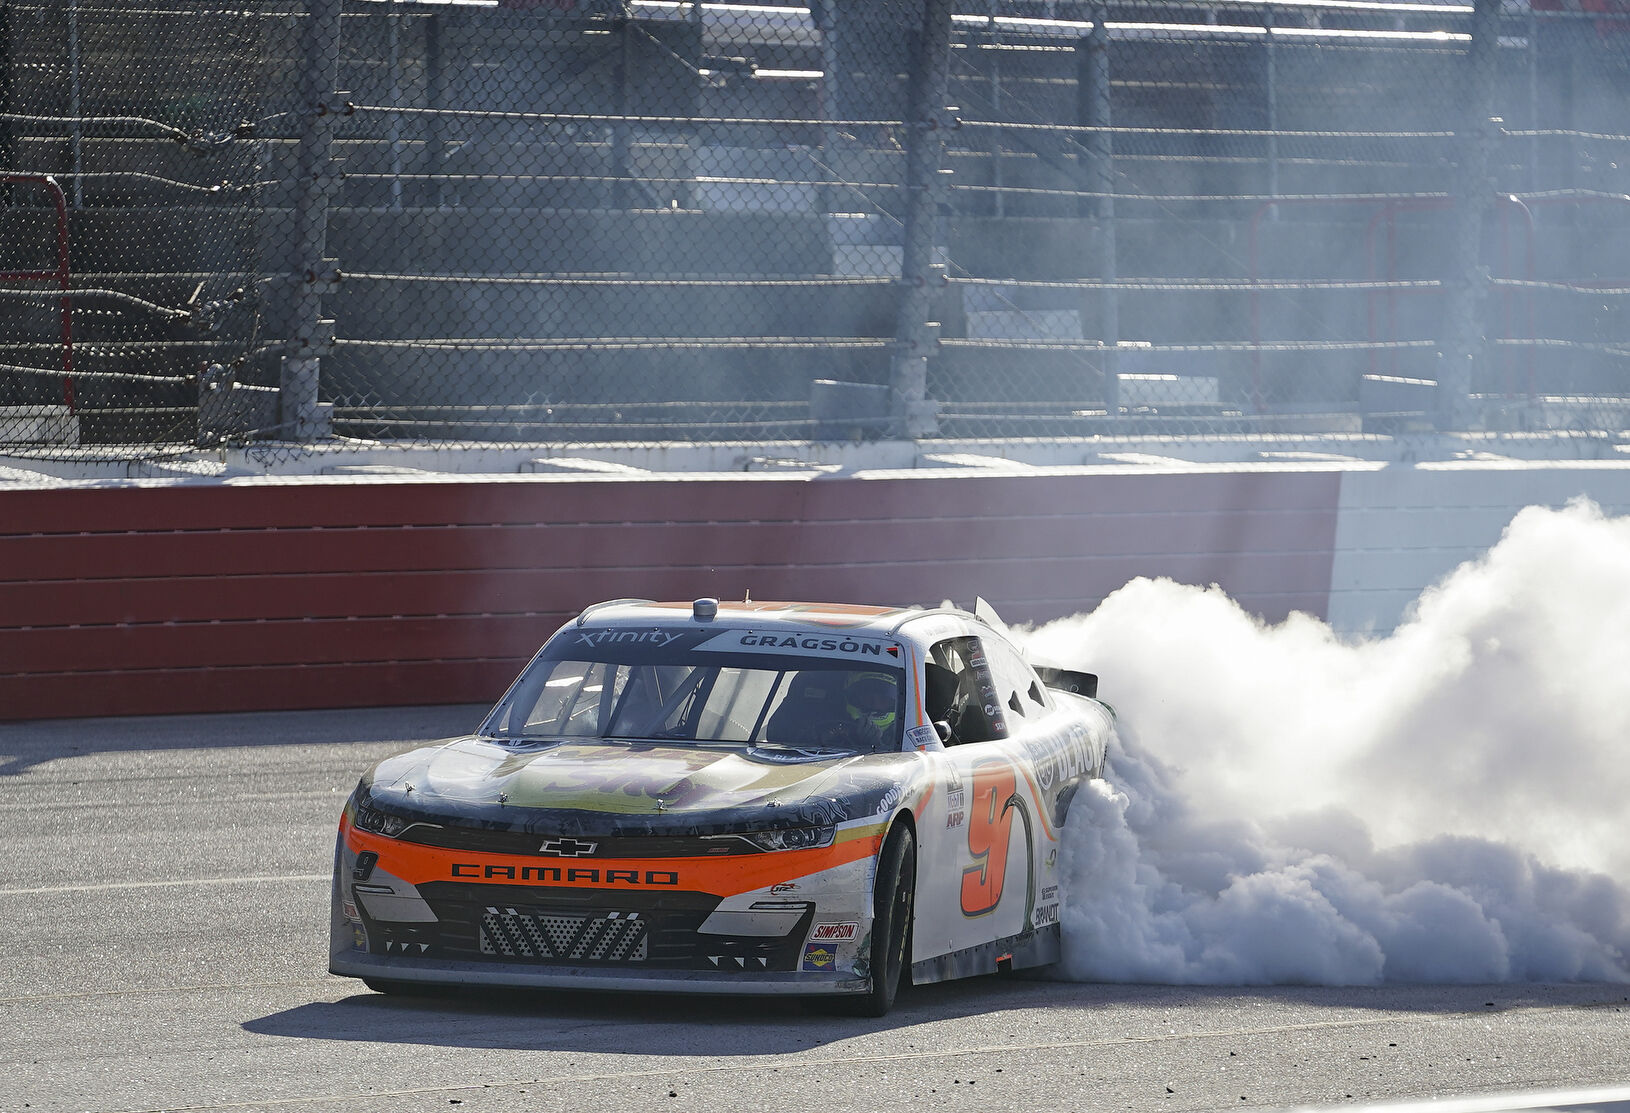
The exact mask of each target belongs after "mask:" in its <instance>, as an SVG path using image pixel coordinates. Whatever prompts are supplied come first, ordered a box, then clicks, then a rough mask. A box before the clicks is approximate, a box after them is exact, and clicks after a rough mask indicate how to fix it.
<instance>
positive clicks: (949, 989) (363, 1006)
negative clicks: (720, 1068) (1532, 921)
mask: <svg viewBox="0 0 1630 1113" xmlns="http://www.w3.org/2000/svg"><path fill="white" fill-rule="evenodd" d="M1218 1001H1221V1002H1224V1003H1227V1002H1237V1003H1240V1004H1246V1005H1250V1004H1252V1003H1253V1002H1254V1003H1256V1004H1260V1005H1266V1006H1273V1007H1272V1008H1270V1009H1269V1010H1268V1015H1273V1016H1279V1017H1284V1016H1286V1015H1287V1014H1288V1015H1295V1014H1297V1013H1299V1012H1301V1011H1302V1009H1303V1008H1304V1007H1305V1008H1306V1009H1310V1010H1312V1011H1313V1012H1315V1013H1316V1014H1318V1015H1319V1017H1320V1018H1321V1019H1320V1020H1319V1022H1318V1026H1320V1027H1328V1026H1331V1025H1332V1024H1335V1025H1337V1026H1340V1025H1343V1024H1346V1023H1351V1024H1352V1025H1353V1026H1355V1027H1364V1026H1368V1025H1370V1024H1374V1023H1385V1022H1387V1021H1388V1020H1391V1019H1395V1018H1396V1015H1397V1014H1398V1013H1399V1012H1409V1013H1421V1014H1433V1013H1435V1014H1444V1015H1459V1016H1467V1015H1478V1014H1482V1015H1488V1014H1493V1013H1496V1012H1503V1011H1507V1010H1513V1009H1524V1008H1586V1009H1589V1008H1604V1007H1622V1004H1623V1002H1624V989H1623V987H1621V986H1592V985H1581V984H1569V985H1500V986H1429V985H1392V986H1361V987H1351V986H1348V987H1331V986H1278V987H1259V988H1241V987H1237V986H1235V987H1230V986H1162V985H1109V984H1100V983H1080V982H1064V981H1052V980H1047V979H1045V978H1040V977H1024V976H1012V975H999V974H998V975H990V976H986V977H979V978H969V979H965V980H962V981H956V982H942V983H939V984H936V985H929V986H915V987H912V988H910V989H908V990H907V991H906V992H905V993H904V994H903V995H902V997H901V1000H900V1002H899V1003H898V1004H897V1005H896V1006H895V1008H894V1011H893V1012H891V1013H890V1014H889V1015H888V1016H886V1017H883V1018H882V1019H876V1020H873V1019H857V1018H853V1017H844V1016H834V1015H831V1014H829V1013H826V1012H823V1011H821V1008H820V1006H819V1004H809V1005H806V1004H804V1003H802V1002H800V1001H799V1000H797V999H792V998H758V997H748V998H739V997H736V998H732V997H705V996H696V997H671V996H666V995H659V994H631V993H617V994H613V993H593V992H580V993H562V992H558V991H545V990H529V991H523V990H506V991H493V990H479V991H477V990H468V991H449V992H448V993H446V994H445V995H442V996H426V997H404V996H387V995H384V994H377V993H373V992H369V991H359V992H357V993H355V994H354V995H352V996H349V997H345V998H343V999H341V1000H339V1001H333V1002H314V1003H312V1004H309V1005H301V1006H298V1007H296V1008H293V1009H287V1010H285V1011H283V1012H278V1013H272V1014H269V1015H267V1016H264V1017H261V1018H258V1019H256V1020H251V1021H249V1022H247V1023H245V1024H244V1025H243V1027H244V1029H245V1030H246V1031H250V1032H254V1033H256V1034H258V1035H268V1036H282V1037H288V1038H293V1039H325V1040H340V1041H356V1042H365V1043H367V1042H372V1043H400V1044H421V1045H424V1046H427V1047H468V1048H489V1049H507V1050H534V1051H570V1052H583V1053H591V1052H592V1053H600V1054H628V1055H636V1056H646V1055H678V1056H696V1055H701V1056H719V1055H782V1054H787V1053H790V1052H797V1051H805V1050H809V1049H810V1048H814V1047H820V1046H822V1045H825V1044H828V1043H834V1042H839V1041H843V1040H849V1039H853V1038H854V1037H856V1036H863V1035H865V1034H867V1033H869V1032H882V1031H889V1030H896V1029H906V1028H910V1027H913V1026H916V1025H928V1024H939V1023H941V1022H945V1021H951V1022H953V1030H954V1022H955V1021H957V1020H959V1019H963V1018H968V1017H974V1016H989V1015H991V1014H997V1013H1012V1014H1014V1016H1015V1020H1014V1024H1015V1025H1016V1027H1015V1028H1014V1030H1013V1033H1012V1034H1013V1035H1014V1036H1015V1037H1019V1038H1020V1039H1021V1042H1028V1041H1029V1040H1030V1039H1031V1038H1035V1039H1036V1040H1037V1042H1038V1043H1041V1044H1045V1043H1048V1042H1050V1041H1049V1039H1048V1038H1047V1037H1046V1035H1045V1034H1044V1033H1043V1032H1041V1031H1037V1030H1036V1029H1034V1028H1033V1027H1031V1025H1033V1024H1034V1021H1033V1020H1031V1019H1029V1018H1027V1017H1024V1016H1023V1015H1021V1014H1023V1013H1026V1012H1030V1011H1032V1010H1041V1012H1043V1013H1045V1014H1046V1015H1048V1016H1049V1017H1050V1018H1051V1020H1050V1021H1049V1028H1050V1029H1053V1026H1054V1025H1055V1024H1056V1021H1057V1019H1058V1017H1059V1015H1060V1012H1061V1011H1063V1012H1065V1013H1067V1012H1069V1011H1070V1010H1078V1011H1081V1012H1096V1011H1098V1010H1102V1009H1110V1008H1122V1007H1126V1006H1130V1007H1132V1008H1133V1009H1134V1010H1148V1011H1149V1012H1150V1013H1152V1014H1153V1015H1156V1016H1158V1017H1160V1018H1161V1020H1160V1023H1159V1024H1158V1025H1157V1026H1156V1029H1155V1030H1151V1031H1150V1032H1138V1031H1132V1030H1128V1031H1125V1032H1123V1033H1121V1035H1120V1037H1118V1038H1119V1039H1126V1040H1137V1039H1140V1038H1141V1039H1151V1038H1154V1039H1159V1038H1164V1034H1165V1033H1166V1032H1167V1030H1168V1025H1169V1023H1170V1018H1171V1016H1172V1015H1173V1010H1182V1009H1183V1008H1184V1007H1185V1006H1193V1005H1196V1004H1200V1003H1213V1002H1218ZM1331 1009H1337V1010H1351V1011H1350V1013H1349V1015H1348V1016H1347V1017H1346V1018H1345V1019H1339V1018H1338V1019H1333V1018H1332V1017H1331V1015H1330V1010H1331ZM1271 1027H1274V1028H1275V1029H1278V1028H1288V1029H1294V1028H1296V1027H1298V1023H1297V1022H1296V1021H1291V1022H1290V1023H1289V1024H1284V1025H1273V1026H1271ZM944 1032H945V1029H944V1028H941V1029H939V1030H938V1031H937V1033H936V1035H935V1037H934V1038H935V1039H937V1040H943V1039H944V1038H945V1037H944ZM1021 1033H1034V1037H1032V1036H1029V1035H1025V1036H1021V1035H1020V1034H1021ZM1052 1034H1053V1036H1055V1037H1057V1038H1059V1039H1062V1040H1064V1041H1066V1042H1068V1040H1069V1038H1070V1037H1069V1033H1068V1031H1066V1030H1057V1029H1053V1031H1052Z"/></svg>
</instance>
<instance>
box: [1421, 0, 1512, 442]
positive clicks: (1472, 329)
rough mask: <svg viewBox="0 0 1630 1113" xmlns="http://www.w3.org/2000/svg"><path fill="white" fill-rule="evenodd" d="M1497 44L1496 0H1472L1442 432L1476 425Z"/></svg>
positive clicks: (1484, 342) (1483, 349)
mask: <svg viewBox="0 0 1630 1113" xmlns="http://www.w3.org/2000/svg"><path fill="white" fill-rule="evenodd" d="M1499 50H1500V0H1476V7H1475V8H1474V9H1473V13H1472V39H1471V45H1470V46H1469V48H1468V49H1467V52H1466V84H1465V91H1466V116H1465V121H1464V123H1463V125H1462V126H1461V128H1460V133H1459V136H1458V137H1457V143H1458V145H1459V147H1460V167H1459V170H1460V173H1459V179H1458V181H1457V183H1456V188H1455V202H1456V203H1455V224H1454V242H1453V245H1452V248H1451V251H1452V256H1451V260H1452V261H1451V266H1452V268H1453V270H1452V272H1451V273H1450V275H1449V290H1448V294H1449V298H1448V302H1449V304H1448V313H1447V314H1446V317H1447V325H1448V330H1449V335H1448V341H1447V343H1446V345H1445V350H1444V352H1443V356H1442V358H1443V364H1444V366H1443V369H1442V371H1441V373H1440V374H1439V376H1438V396H1437V407H1436V413H1435V415H1434V417H1435V420H1436V424H1437V427H1438V429H1440V430H1443V431H1451V430H1465V429H1469V428H1471V427H1472V426H1473V425H1474V424H1475V422H1476V420H1477V417H1476V413H1475V407H1474V406H1473V404H1472V399H1471V396H1472V393H1473V386H1474V375H1475V373H1476V372H1477V371H1479V370H1480V369H1481V368H1482V367H1483V366H1484V364H1485V363H1486V362H1487V354H1488V319H1487V318H1488V291H1489V273H1488V268H1487V267H1485V266H1484V265H1483V262H1482V247H1483V225H1484V222H1485V219H1486V216H1487V213H1488V209H1489V206H1490V204H1491V203H1492V198H1493V196H1494V183H1493V181H1492V180H1491V178H1490V174H1489V155H1490V150H1491V148H1492V147H1493V145H1494V140H1495V137H1496V136H1497V135H1498V133H1499V129H1500V124H1501V122H1500V121H1499V120H1495V119H1491V118H1490V112H1491V111H1492V110H1493V104H1494V81H1495V77H1496V74H1497V67H1498V62H1499Z"/></svg>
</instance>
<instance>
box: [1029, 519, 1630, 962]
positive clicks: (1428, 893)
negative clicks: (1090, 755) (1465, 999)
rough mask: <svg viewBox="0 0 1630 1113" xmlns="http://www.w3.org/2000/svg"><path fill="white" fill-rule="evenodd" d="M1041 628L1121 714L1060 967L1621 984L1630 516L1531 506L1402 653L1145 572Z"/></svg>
mask: <svg viewBox="0 0 1630 1113" xmlns="http://www.w3.org/2000/svg"><path fill="white" fill-rule="evenodd" d="M1027 640H1028V642H1029V644H1030V646H1031V648H1032V649H1034V650H1036V651H1038V652H1039V653H1041V654H1043V655H1045V656H1048V657H1051V658H1054V659H1058V660H1062V661H1065V662H1068V663H1071V664H1074V665H1076V666H1078V667H1083V668H1089V669H1092V670H1093V671H1096V672H1099V673H1100V674H1101V676H1102V692H1103V694H1104V695H1105V697H1106V698H1107V699H1109V700H1110V702H1112V703H1113V704H1114V705H1115V706H1116V708H1117V710H1118V711H1119V713H1120V718H1121V737H1120V738H1118V739H1117V740H1116V743H1115V745H1114V746H1113V747H1112V750H1111V759H1110V769H1109V777H1108V779H1107V781H1105V782H1098V783H1096V784H1094V785H1092V786H1090V787H1089V788H1087V789H1084V790H1083V791H1082V792H1081V793H1080V794H1079V795H1078V797H1077V802H1076V803H1075V805H1074V806H1073V808H1072V811H1071V814H1070V819H1069V822H1068V824H1067V827H1066V837H1065V866H1066V892H1067V901H1066V908H1065V912H1064V916H1063V924H1064V931H1065V945H1066V962H1065V971H1066V973H1067V974H1068V975H1069V976H1072V977H1076V978H1083V979H1093V980H1114V981H1152V982H1178V983H1211V984H1270V983H1314V984H1366V983H1373V982H1380V981H1429V982H1489V981H1504V980H1524V981H1529V980H1576V979H1577V980H1604V981H1630V891H1627V889H1626V888H1625V886H1624V885H1623V884H1621V883H1620V881H1619V880H1617V879H1623V878H1626V877H1627V876H1630V838H1627V835H1630V824H1627V823H1626V821H1625V818H1624V806H1625V801H1626V800H1630V760H1627V750H1630V519H1626V518H1620V519H1608V518H1604V517H1603V516H1602V514H1601V513H1600V512H1599V511H1598V510H1597V509H1596V508H1595V507H1594V506H1592V505H1590V504H1588V503H1583V502H1581V503H1577V504H1574V505H1571V506H1569V507H1568V508H1567V509H1565V510H1561V511H1552V510H1546V509H1542V508H1537V507H1531V508H1529V509H1527V510H1524V511H1523V512H1522V513H1521V514H1519V515H1518V516H1517V517H1516V518H1515V519H1514V520H1513V521H1512V523H1511V524H1510V526H1509V527H1507V530H1506V533H1505V535H1504V537H1503V538H1502V540H1501V541H1500V543H1499V544H1498V545H1496V546H1495V547H1494V548H1493V549H1491V550H1490V551H1489V552H1488V553H1487V554H1486V555H1485V556H1484V557H1483V558H1482V559H1480V560H1478V561H1475V562H1472V563H1469V564H1467V565H1464V566H1462V567H1461V568H1460V569H1458V570H1456V571H1455V572H1454V573H1453V574H1452V575H1450V576H1449V577H1447V578H1446V579H1445V580H1444V581H1443V582H1442V583H1440V584H1439V585H1437V586H1436V587H1434V588H1432V589H1430V590H1429V591H1427V592H1426V593H1425V594H1424V595H1423V596H1422V597H1421V599H1420V600H1419V602H1418V603H1417V605H1416V608H1415V610H1414V613H1413V614H1412V615H1411V616H1410V617H1409V619H1408V620H1407V621H1406V623H1405V624H1404V625H1403V626H1401V627H1400V628H1399V629H1398V630H1397V631H1396V632H1395V633H1393V634H1392V635H1390V636H1388V637H1385V638H1377V639H1369V640H1359V641H1344V640H1343V639H1341V638H1338V637H1337V636H1336V635H1334V634H1333V633H1332V632H1331V631H1330V629H1329V628H1328V627H1327V626H1325V625H1324V624H1323V623H1322V622H1320V621H1318V620H1316V619H1313V618H1310V617H1307V616H1295V617H1293V618H1291V619H1290V620H1288V621H1286V622H1284V623H1281V624H1279V625H1277V626H1265V625H1263V624H1261V623H1260V622H1258V621H1256V620H1255V619H1253V618H1252V617H1250V616H1249V615H1247V614H1245V613H1244V612H1243V611H1241V610H1240V608H1239V607H1238V606H1237V605H1235V604H1234V603H1233V602H1232V601H1231V600H1230V599H1228V598H1227V596H1226V595H1224V594H1223V593H1222V592H1221V591H1220V590H1218V589H1216V588H1212V589H1208V590H1203V589H1199V588H1193V587H1187V586H1183V585H1179V584H1175V583H1172V582H1170V581H1152V580H1136V581H1133V582H1132V583H1129V584H1127V585H1126V586H1125V587H1124V588H1122V589H1121V590H1120V591H1118V592H1116V593H1115V594H1114V595H1112V596H1110V597H1109V598H1108V599H1106V600H1105V601H1104V603H1103V604H1102V605H1101V606H1100V607H1099V608H1098V609H1097V610H1096V611H1094V612H1093V613H1092V614H1090V615H1086V616H1082V617H1077V618H1072V619H1067V620H1064V621H1061V622H1055V623H1050V624H1048V625H1046V626H1043V627H1042V628H1040V629H1038V630H1036V631H1034V632H1032V633H1031V634H1030V635H1028V638H1027Z"/></svg>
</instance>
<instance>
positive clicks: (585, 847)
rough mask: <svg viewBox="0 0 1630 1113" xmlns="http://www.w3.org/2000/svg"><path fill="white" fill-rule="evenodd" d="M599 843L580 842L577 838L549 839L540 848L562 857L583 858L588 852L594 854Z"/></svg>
mask: <svg viewBox="0 0 1630 1113" xmlns="http://www.w3.org/2000/svg"><path fill="white" fill-rule="evenodd" d="M597 845H599V844H598V843H592V842H578V841H577V840H576V839H571V838H566V839H549V840H548V841H546V842H545V843H544V844H543V845H542V846H540V847H538V850H539V851H540V852H541V853H544V854H558V855H560V856H561V857H562V858H581V857H583V856H584V855H586V854H593V853H594V848H595V847H596V846H597Z"/></svg>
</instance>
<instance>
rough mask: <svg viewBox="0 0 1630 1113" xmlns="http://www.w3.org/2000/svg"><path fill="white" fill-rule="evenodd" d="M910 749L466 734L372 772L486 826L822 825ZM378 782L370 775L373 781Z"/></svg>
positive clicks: (385, 789)
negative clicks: (776, 748) (790, 751)
mask: <svg viewBox="0 0 1630 1113" xmlns="http://www.w3.org/2000/svg"><path fill="white" fill-rule="evenodd" d="M910 763H911V755H908V754H877V755H860V756H857V755H843V756H839V757H832V758H827V759H802V758H797V756H796V755H787V754H783V753H775V754H773V755H770V754H768V752H765V751H756V750H749V749H747V748H745V747H742V748H739V749H736V748H732V749H716V748H705V749H704V748H699V747H689V746H672V745H662V744H627V743H602V742H559V743H551V744H543V745H538V746H528V747H525V748H514V747H510V746H503V745H498V744H496V743H493V742H488V741H484V740H482V739H478V738H461V739H455V740H453V741H451V742H448V743H445V744H443V745H440V746H436V747H429V748H425V749H421V750H415V751H412V752H410V753H406V754H402V755H399V756H398V757H395V758H390V759H387V760H386V761H384V762H381V763H380V764H379V765H378V766H376V767H375V769H374V771H373V773H372V775H371V778H365V779H364V783H365V784H367V785H368V786H369V791H370V794H371V798H372V800H373V801H374V803H375V804H376V805H379V806H384V807H388V808H390V809H392V810H396V811H401V812H404V813H406V814H411V815H417V816H423V817H426V818H429V817H432V816H433V817H436V818H438V819H440V820H442V821H444V822H446V821H452V822H455V823H457V822H463V823H471V824H474V825H479V826H481V827H488V828H492V827H498V828H513V829H521V830H532V829H542V828H549V829H552V830H562V831H569V832H576V833H600V834H616V833H652V832H657V831H690V832H696V831H702V830H709V831H724V830H744V829H754V828H763V827H766V826H771V827H791V826H809V825H824V824H830V823H835V822H839V821H841V820H843V819H849V818H857V817H859V816H860V815H865V814H870V813H869V810H868V809H872V808H876V807H877V806H878V805H879V804H880V802H881V801H882V800H883V799H884V798H885V797H886V796H887V794H888V792H889V790H890V789H891V788H892V789H894V792H895V797H896V799H898V797H899V789H898V787H897V785H898V782H899V779H900V777H901V775H902V774H904V773H905V772H906V768H905V766H907V765H909V764H910ZM370 782H371V783H370Z"/></svg>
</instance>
